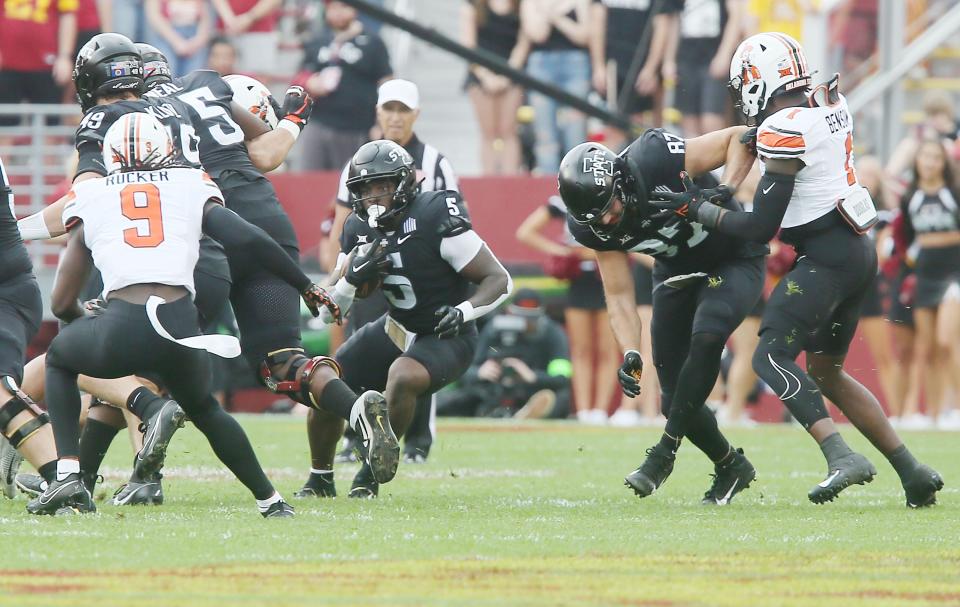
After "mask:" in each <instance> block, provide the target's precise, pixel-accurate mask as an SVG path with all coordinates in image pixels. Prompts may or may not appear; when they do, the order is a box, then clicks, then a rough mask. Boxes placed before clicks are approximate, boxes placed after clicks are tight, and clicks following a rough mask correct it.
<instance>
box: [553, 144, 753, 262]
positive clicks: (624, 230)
mask: <svg viewBox="0 0 960 607" xmlns="http://www.w3.org/2000/svg"><path fill="white" fill-rule="evenodd" d="M620 156H621V158H623V159H624V160H625V161H626V166H627V170H628V171H629V172H630V173H631V175H633V176H634V182H635V183H636V184H644V185H645V187H646V190H647V192H648V193H649V194H648V196H652V195H654V194H653V193H654V192H656V191H661V192H663V191H671V192H682V191H683V190H684V188H683V182H682V180H681V178H680V173H681V172H682V171H683V170H684V162H685V159H686V145H685V142H684V140H683V138H681V137H678V136H676V135H673V134H671V133H668V132H666V131H664V130H663V129H650V130H648V131H646V132H645V133H644V134H643V135H641V136H640V138H638V139H637V140H636V141H634V142H633V143H631V144H630V146H629V147H627V149H625V150H624V151H623V152H621V153H620ZM695 181H697V183H698V184H699V185H701V186H702V187H712V186H714V185H716V183H717V182H716V180H715V179H714V178H713V177H712V176H711V175H709V174H707V175H704V176H701V177H698V178H697V179H696V180H695ZM641 198H642V196H641ZM726 206H727V207H728V208H730V209H734V210H741V208H740V205H739V204H738V203H737V202H736V201H733V200H731V201H730V202H728V203H727V205H726ZM659 210H660V209H657V208H653V207H650V206H649V205H644V206H643V208H641V209H640V212H639V213H637V214H636V215H634V216H632V217H629V218H626V219H624V222H625V223H624V225H622V226H619V228H618V229H616V230H615V231H613V232H612V233H610V234H603V233H597V232H594V231H593V230H592V229H590V228H589V227H588V226H583V225H580V224H577V223H574V222H573V221H572V220H571V219H570V218H569V217H568V218H567V225H568V226H569V227H570V233H571V234H573V237H574V238H575V239H576V240H577V242H579V243H580V244H582V245H583V246H585V247H589V248H591V249H594V250H597V251H634V252H637V253H646V254H647V255H650V256H652V257H655V258H656V259H657V262H658V264H660V265H661V267H662V268H663V269H666V270H667V272H668V273H670V274H681V273H686V272H695V271H706V270H709V269H711V268H713V267H715V266H716V265H718V264H720V263H722V262H724V261H726V260H729V259H732V258H737V257H758V256H762V255H765V254H766V252H767V247H766V245H760V244H756V243H750V242H747V241H744V240H740V239H738V238H734V237H732V236H728V235H726V234H720V233H719V232H710V231H708V230H707V229H706V228H704V227H703V226H702V225H700V224H699V223H687V222H685V221H680V218H679V217H676V216H674V215H670V216H668V217H665V218H661V219H654V218H653V217H652V215H653V214H654V213H657V212H658V211H659Z"/></svg>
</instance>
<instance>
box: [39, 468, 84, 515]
mask: <svg viewBox="0 0 960 607" xmlns="http://www.w3.org/2000/svg"><path fill="white" fill-rule="evenodd" d="M96 511H97V507H96V506H95V505H94V504H93V497H91V496H90V492H89V491H87V488H86V487H85V486H84V485H83V481H81V480H80V475H79V474H68V475H67V477H66V478H64V479H63V480H62V481H53V482H52V483H50V484H49V485H48V486H47V488H46V489H45V490H44V492H43V493H41V494H40V495H38V496H37V497H35V498H33V499H32V500H30V502H29V503H27V512H29V513H30V514H81V513H84V512H96Z"/></svg>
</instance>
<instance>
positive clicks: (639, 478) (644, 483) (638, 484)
mask: <svg viewBox="0 0 960 607" xmlns="http://www.w3.org/2000/svg"><path fill="white" fill-rule="evenodd" d="M676 457H677V456H676V454H675V453H674V452H673V451H670V450H669V449H666V448H664V447H661V446H660V445H659V444H656V445H654V446H653V447H650V448H649V449H647V459H645V460H644V461H643V463H642V464H640V467H639V468H637V469H636V470H634V471H633V472H631V473H630V474H628V475H627V478H625V479H623V480H624V484H625V485H626V486H627V487H630V488H631V489H633V492H634V493H636V494H637V496H638V497H647V496H648V495H650V494H651V493H653V492H654V491H656V490H657V489H659V488H660V485H662V484H663V483H665V482H666V480H667V477H669V476H670V473H671V472H673V463H674V461H676Z"/></svg>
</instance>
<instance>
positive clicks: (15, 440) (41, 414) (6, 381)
mask: <svg viewBox="0 0 960 607" xmlns="http://www.w3.org/2000/svg"><path fill="white" fill-rule="evenodd" d="M0 382H2V383H3V387H4V388H6V389H7V391H8V392H10V393H11V394H13V398H11V399H10V400H8V401H7V402H5V403H4V404H2V405H0V432H3V435H4V436H6V437H7V440H9V441H10V444H11V445H13V448H14V449H18V448H19V447H20V445H22V444H23V443H24V442H25V441H26V440H27V439H29V438H30V437H31V436H33V435H34V434H36V433H37V431H38V430H40V428H42V427H43V426H44V425H46V424H49V423H50V417H49V416H48V415H47V413H46V412H45V411H42V410H41V409H40V408H39V407H38V406H37V404H36V403H34V402H33V400H31V399H30V397H29V396H27V395H26V394H25V393H24V392H23V391H22V390H20V388H19V386H17V383H16V382H15V381H13V378H12V377H9V376H4V377H3V378H2V379H0ZM24 411H29V412H30V413H32V414H33V418H32V419H30V420H29V421H27V422H26V423H24V424H23V425H21V426H20V427H19V428H17V429H16V430H13V431H12V432H9V433H7V432H6V428H7V426H8V425H9V424H10V422H11V421H12V420H13V418H14V417H16V416H17V415H20V414H21V413H23V412H24Z"/></svg>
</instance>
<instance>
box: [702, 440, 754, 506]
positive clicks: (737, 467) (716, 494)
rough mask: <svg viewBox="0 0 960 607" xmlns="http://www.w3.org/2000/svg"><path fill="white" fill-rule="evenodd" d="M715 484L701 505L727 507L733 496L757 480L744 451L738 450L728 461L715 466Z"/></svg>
mask: <svg viewBox="0 0 960 607" xmlns="http://www.w3.org/2000/svg"><path fill="white" fill-rule="evenodd" d="M710 476H712V477H713V483H711V484H710V488H709V489H707V492H706V493H704V494H703V499H702V500H701V501H700V503H701V504H704V505H710V506H726V505H727V504H729V503H730V500H732V499H733V496H734V495H736V494H738V493H740V492H741V491H743V490H744V489H746V488H747V487H749V486H750V483H752V482H753V479H755V478H757V471H756V470H755V469H754V467H753V464H751V463H750V461H749V460H748V459H747V458H746V457H745V456H744V455H743V449H737V450H736V451H734V452H733V455H732V456H731V457H729V458H728V461H726V462H724V463H722V464H716V465H715V466H714V473H713V474H711V475H710Z"/></svg>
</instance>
